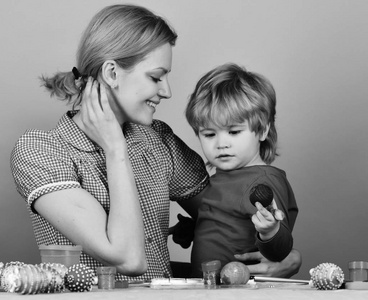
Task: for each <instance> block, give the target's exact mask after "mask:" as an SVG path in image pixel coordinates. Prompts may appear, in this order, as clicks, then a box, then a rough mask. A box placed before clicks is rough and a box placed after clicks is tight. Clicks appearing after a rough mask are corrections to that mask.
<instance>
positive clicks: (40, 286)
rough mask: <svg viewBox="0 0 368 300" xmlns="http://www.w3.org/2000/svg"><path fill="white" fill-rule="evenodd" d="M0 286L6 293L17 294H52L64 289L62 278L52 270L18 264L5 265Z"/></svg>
mask: <svg viewBox="0 0 368 300" xmlns="http://www.w3.org/2000/svg"><path fill="white" fill-rule="evenodd" d="M1 285H2V288H3V289H4V290H5V291H6V292H9V293H19V294H39V293H54V292H61V291H63V288H64V282H63V277H62V276H61V275H60V274H59V273H58V272H56V271H55V270H54V269H51V268H50V269H47V270H46V269H42V268H41V267H39V266H38V265H31V264H24V263H20V262H10V263H8V264H6V266H5V268H4V270H3V272H2V275H1Z"/></svg>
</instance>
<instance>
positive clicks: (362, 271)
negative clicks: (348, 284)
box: [349, 261, 368, 281]
mask: <svg viewBox="0 0 368 300" xmlns="http://www.w3.org/2000/svg"><path fill="white" fill-rule="evenodd" d="M349 279H350V280H351V281H368V262H367V261H351V262H349Z"/></svg>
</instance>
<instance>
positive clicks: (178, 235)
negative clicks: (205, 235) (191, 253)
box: [169, 214, 195, 249]
mask: <svg viewBox="0 0 368 300" xmlns="http://www.w3.org/2000/svg"><path fill="white" fill-rule="evenodd" d="M178 220H179V222H178V223H177V224H176V225H175V226H173V227H170V228H169V235H170V234H172V236H173V237H172V239H173V241H174V243H176V244H179V245H180V246H181V247H182V248H184V249H187V248H189V247H190V244H191V243H192V241H193V238H194V227H195V222H194V220H193V219H192V218H188V217H184V216H182V215H181V214H178Z"/></svg>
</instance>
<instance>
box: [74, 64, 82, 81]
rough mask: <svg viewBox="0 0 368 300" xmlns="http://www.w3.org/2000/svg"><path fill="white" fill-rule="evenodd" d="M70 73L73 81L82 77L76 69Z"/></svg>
mask: <svg viewBox="0 0 368 300" xmlns="http://www.w3.org/2000/svg"><path fill="white" fill-rule="evenodd" d="M72 72H73V75H74V78H75V80H78V79H79V78H81V77H82V75H81V73H79V71H78V69H77V68H76V67H73V69H72Z"/></svg>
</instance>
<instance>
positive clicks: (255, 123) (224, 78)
mask: <svg viewBox="0 0 368 300" xmlns="http://www.w3.org/2000/svg"><path fill="white" fill-rule="evenodd" d="M185 115H186V118H187V120H188V122H189V124H190V126H191V127H192V128H193V130H194V132H195V134H196V135H198V132H199V128H200V127H208V125H209V124H210V123H212V124H215V125H218V126H229V125H232V124H234V123H243V122H244V121H248V122H249V126H250V129H251V131H253V132H255V133H256V134H260V135H262V134H263V133H264V132H266V130H267V127H268V126H269V131H268V134H267V137H266V139H265V140H264V141H262V142H261V145H260V155H261V158H262V160H263V161H264V162H265V163H267V164H270V163H271V162H273V161H274V159H275V156H276V155H277V153H276V147H277V131H276V127H275V115H276V93H275V90H274V88H273V86H272V84H271V82H270V81H269V80H268V79H266V78H265V77H264V76H262V75H260V74H257V73H252V72H249V71H247V70H246V69H245V68H242V67H240V66H238V65H236V64H231V63H229V64H224V65H221V66H219V67H216V68H214V69H213V70H211V71H209V72H208V73H206V74H205V75H204V76H203V77H202V78H201V79H200V80H199V81H198V83H197V85H196V87H195V89H194V92H193V93H192V94H191V95H190V97H189V103H188V105H187V108H186V112H185Z"/></svg>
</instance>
